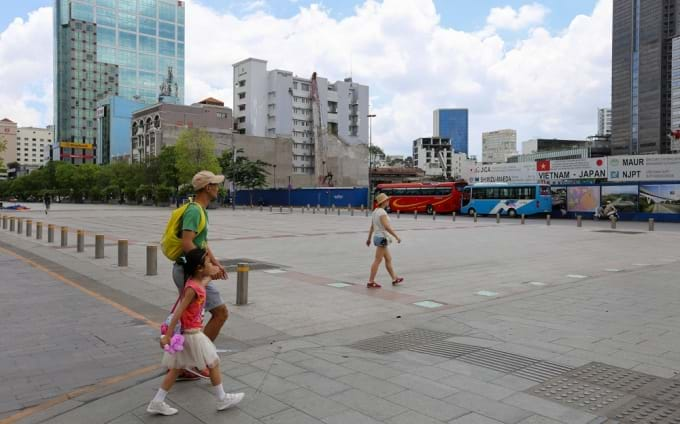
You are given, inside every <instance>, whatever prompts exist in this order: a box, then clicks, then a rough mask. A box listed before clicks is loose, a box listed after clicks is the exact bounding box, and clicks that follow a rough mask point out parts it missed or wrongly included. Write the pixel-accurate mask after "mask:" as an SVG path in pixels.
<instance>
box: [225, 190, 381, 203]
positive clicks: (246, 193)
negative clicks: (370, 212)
mask: <svg viewBox="0 0 680 424" xmlns="http://www.w3.org/2000/svg"><path fill="white" fill-rule="evenodd" d="M367 202H368V188H367V187H319V188H316V187H310V188H295V189H290V190H289V189H287V188H277V189H273V188H270V189H259V190H238V191H237V192H236V204H237V205H250V204H253V205H263V206H270V205H271V206H307V205H312V206H316V205H320V206H321V207H330V206H332V205H335V206H339V207H346V206H349V205H352V206H355V207H360V206H362V205H364V206H365V205H366V203H367Z"/></svg>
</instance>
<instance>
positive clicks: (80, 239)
mask: <svg viewBox="0 0 680 424" xmlns="http://www.w3.org/2000/svg"><path fill="white" fill-rule="evenodd" d="M84 251H85V231H83V230H78V232H77V233H76V252H78V253H82V252H84Z"/></svg>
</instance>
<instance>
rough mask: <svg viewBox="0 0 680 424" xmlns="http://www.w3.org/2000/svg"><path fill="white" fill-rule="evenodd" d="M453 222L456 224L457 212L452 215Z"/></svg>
mask: <svg viewBox="0 0 680 424" xmlns="http://www.w3.org/2000/svg"><path fill="white" fill-rule="evenodd" d="M451 222H456V213H455V212H453V213H452V214H451Z"/></svg>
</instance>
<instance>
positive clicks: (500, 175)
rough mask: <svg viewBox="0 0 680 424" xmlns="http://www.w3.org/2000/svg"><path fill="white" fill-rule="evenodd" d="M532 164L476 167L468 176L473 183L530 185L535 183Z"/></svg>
mask: <svg viewBox="0 0 680 424" xmlns="http://www.w3.org/2000/svg"><path fill="white" fill-rule="evenodd" d="M534 168H535V165H534V163H533V162H519V163H499V164H494V165H478V166H477V167H476V168H475V170H474V173H473V174H472V175H471V176H470V181H471V182H475V183H530V182H536V178H537V175H536V170H535V169H534Z"/></svg>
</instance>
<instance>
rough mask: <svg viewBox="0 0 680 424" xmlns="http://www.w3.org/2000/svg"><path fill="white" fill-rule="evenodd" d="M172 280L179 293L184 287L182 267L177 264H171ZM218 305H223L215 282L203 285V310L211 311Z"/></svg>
mask: <svg viewBox="0 0 680 424" xmlns="http://www.w3.org/2000/svg"><path fill="white" fill-rule="evenodd" d="M172 281H174V282H175V285H176V286H177V290H178V291H179V292H180V293H181V292H182V290H183V289H184V283H185V280H184V268H182V266H181V265H179V264H173V265H172ZM220 305H224V300H222V296H221V295H220V291H219V290H217V287H215V284H214V283H212V282H210V283H208V285H207V286H206V287H205V305H203V310H205V311H211V310H213V309H215V308H217V307H218V306H220Z"/></svg>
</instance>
